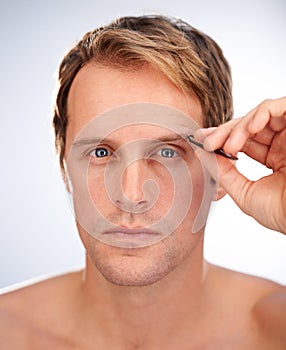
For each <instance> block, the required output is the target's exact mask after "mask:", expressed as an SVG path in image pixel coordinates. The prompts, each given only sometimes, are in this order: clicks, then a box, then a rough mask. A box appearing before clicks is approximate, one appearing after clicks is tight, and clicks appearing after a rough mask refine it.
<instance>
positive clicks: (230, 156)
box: [187, 135, 238, 160]
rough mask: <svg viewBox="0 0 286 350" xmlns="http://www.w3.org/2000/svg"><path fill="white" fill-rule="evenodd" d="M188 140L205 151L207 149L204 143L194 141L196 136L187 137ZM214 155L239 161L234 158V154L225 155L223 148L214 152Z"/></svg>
mask: <svg viewBox="0 0 286 350" xmlns="http://www.w3.org/2000/svg"><path fill="white" fill-rule="evenodd" d="M187 139H188V141H190V142H191V143H192V144H194V145H195V146H198V147H200V148H202V149H203V150H204V149H205V148H204V145H203V144H202V143H200V142H198V141H196V140H195V139H194V135H189V136H187ZM213 153H216V154H219V155H220V156H223V157H225V158H228V159H232V160H238V158H237V157H235V156H233V155H232V154H229V153H225V152H224V150H223V149H222V148H219V149H216V150H215V151H213Z"/></svg>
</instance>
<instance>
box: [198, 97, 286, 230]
mask: <svg viewBox="0 0 286 350" xmlns="http://www.w3.org/2000/svg"><path fill="white" fill-rule="evenodd" d="M206 137H207V138H206ZM195 138H196V139H198V140H200V141H204V146H205V148H206V149H209V150H214V149H218V148H223V150H224V151H225V152H226V153H230V154H233V155H235V154H237V152H244V153H245V154H247V155H248V156H249V157H251V158H253V159H255V160H257V161H258V162H260V163H262V164H264V165H265V166H267V167H268V168H270V169H272V171H273V173H272V174H271V175H269V176H266V177H262V178H261V179H260V180H257V181H250V180H248V179H247V178H246V177H245V176H243V175H242V174H240V173H239V172H238V170H237V169H236V167H235V164H234V162H233V161H230V160H228V159H225V158H223V157H221V156H219V155H216V158H217V162H218V168H219V170H218V172H219V173H218V174H213V173H212V176H213V177H215V178H216V179H217V180H218V181H219V185H220V186H221V187H222V188H223V189H224V190H225V191H226V192H227V193H229V195H230V196H231V197H232V198H233V200H234V201H235V202H236V203H237V205H238V206H239V207H240V209H241V210H243V211H244V212H245V213H246V214H248V215H251V216H252V217H253V218H255V219H256V220H257V221H258V222H259V223H261V224H262V225H264V226H266V227H268V228H270V229H272V230H276V231H280V232H283V233H285V234H286V97H283V98H279V99H275V100H266V101H264V102H262V103H261V104H260V105H259V106H257V107H256V108H254V109H253V110H252V111H250V112H249V113H248V114H247V115H246V116H245V117H242V118H238V119H233V120H231V121H230V122H227V123H225V124H223V125H220V126H219V127H217V128H209V129H201V130H200V131H198V132H196V133H195ZM199 152H204V151H199ZM204 153H206V152H204ZM209 170H210V172H213V170H212V169H209Z"/></svg>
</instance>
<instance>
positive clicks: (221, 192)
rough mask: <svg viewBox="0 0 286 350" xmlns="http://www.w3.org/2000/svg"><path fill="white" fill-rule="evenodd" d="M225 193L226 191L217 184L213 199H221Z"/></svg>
mask: <svg viewBox="0 0 286 350" xmlns="http://www.w3.org/2000/svg"><path fill="white" fill-rule="evenodd" d="M225 195H226V191H225V190H224V189H223V188H222V187H221V186H218V188H217V190H216V193H215V195H214V199H213V200H214V201H218V200H220V199H222V198H223V197H224V196H225Z"/></svg>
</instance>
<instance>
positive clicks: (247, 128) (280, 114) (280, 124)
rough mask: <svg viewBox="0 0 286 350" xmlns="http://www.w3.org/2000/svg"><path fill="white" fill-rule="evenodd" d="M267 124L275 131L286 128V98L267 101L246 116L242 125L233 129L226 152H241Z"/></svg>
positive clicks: (226, 145) (225, 148) (227, 142)
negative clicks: (249, 139)
mask: <svg viewBox="0 0 286 350" xmlns="http://www.w3.org/2000/svg"><path fill="white" fill-rule="evenodd" d="M267 124H269V127H270V129H272V130H273V131H281V130H283V129H285V128H286V97H283V98H280V99H276V100H265V101H264V102H262V103H261V104H260V105H259V106H257V107H256V108H254V109H253V110H252V111H250V112H249V113H248V114H246V116H245V117H243V118H242V120H241V123H239V124H237V125H235V127H234V128H233V130H232V132H231V134H230V135H229V138H228V139H227V141H226V142H225V144H224V150H225V151H226V152H228V153H233V152H237V151H239V150H241V148H242V146H243V145H244V143H245V142H246V140H247V138H248V137H251V136H253V135H255V134H257V133H258V132H261V131H262V130H263V129H265V128H267Z"/></svg>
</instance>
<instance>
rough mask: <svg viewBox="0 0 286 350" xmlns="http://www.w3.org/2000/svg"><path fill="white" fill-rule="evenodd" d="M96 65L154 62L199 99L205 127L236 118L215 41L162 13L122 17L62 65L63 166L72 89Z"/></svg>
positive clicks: (58, 120) (87, 38)
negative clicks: (89, 65) (87, 66)
mask: <svg viewBox="0 0 286 350" xmlns="http://www.w3.org/2000/svg"><path fill="white" fill-rule="evenodd" d="M90 61H93V62H95V63H100V64H103V65H106V66H109V67H112V68H117V69H120V70H126V69H127V70H134V69H135V70H136V69H140V68H141V67H143V66H144V65H146V64H150V65H152V66H153V67H155V68H157V69H158V70H160V71H161V72H162V73H164V74H165V75H166V76H167V77H168V79H169V80H170V81H172V82H173V83H174V84H175V85H176V86H177V87H178V88H180V89H181V90H182V91H183V92H184V93H187V94H192V95H193V96H195V97H196V98H197V99H198V100H199V102H200V104H201V107H202V110H203V114H204V120H203V125H204V127H210V126H217V125H219V124H222V123H224V122H226V121H228V120H229V119H231V118H232V114H233V106H232V92H231V89H232V82H231V72H230V67H229V64H228V62H227V60H226V59H225V57H224V56H223V53H222V50H221V48H220V47H219V46H218V44H217V43H216V42H215V41H214V40H213V39H211V38H210V37H209V36H207V35H206V34H204V33H202V32H201V31H199V30H197V29H195V28H193V27H192V26H190V25H189V24H188V23H186V22H184V21H182V20H180V19H175V18H169V17H164V16H157V15H152V16H138V17H122V18H119V19H117V20H115V21H113V22H112V23H110V24H109V25H106V26H101V27H99V28H97V29H95V30H94V31H91V32H88V33H86V34H85V35H84V37H83V38H82V39H81V40H80V41H79V42H78V43H77V45H76V46H75V47H74V48H72V49H71V50H70V51H69V52H68V53H67V54H66V56H65V57H64V58H63V60H62V62H61V64H60V66H59V76H58V80H59V85H58V86H59V88H58V91H57V98H56V104H55V108H54V117H53V126H54V130H55V144H56V148H57V151H58V153H59V157H60V164H61V167H63V158H64V154H65V146H66V129H67V124H68V116H67V99H68V94H69V90H70V87H71V84H72V82H73V80H74V78H75V76H76V74H77V72H78V71H79V70H80V69H81V68H82V67H83V66H84V65H85V64H86V63H88V62H90Z"/></svg>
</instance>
